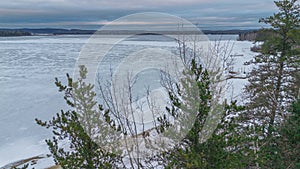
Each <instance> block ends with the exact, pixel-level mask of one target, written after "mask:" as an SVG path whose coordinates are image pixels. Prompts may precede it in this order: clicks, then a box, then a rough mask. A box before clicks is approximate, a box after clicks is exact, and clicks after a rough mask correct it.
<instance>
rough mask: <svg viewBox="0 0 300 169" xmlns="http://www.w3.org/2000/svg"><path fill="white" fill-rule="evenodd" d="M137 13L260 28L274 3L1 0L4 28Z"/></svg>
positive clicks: (66, 24) (88, 23)
mask: <svg viewBox="0 0 300 169" xmlns="http://www.w3.org/2000/svg"><path fill="white" fill-rule="evenodd" d="M137 12H165V13H168V14H172V15H177V16H179V17H183V18H184V19H187V20H189V21H191V22H192V23H195V24H198V25H199V26H200V27H202V28H203V29H205V28H207V29H236V28H238V29H241V28H243V29H248V28H259V27H262V26H264V25H262V24H258V19H259V18H261V17H266V16H269V15H271V14H272V13H274V12H276V7H275V5H274V3H273V0H11V1H9V0H1V1H0V27H1V28H16V27H18V28H24V27H27V28H44V27H56V28H58V27H59V28H83V29H97V28H100V25H101V24H105V23H107V22H109V21H113V20H115V19H118V18H119V17H122V16H126V15H128V14H133V13H137Z"/></svg>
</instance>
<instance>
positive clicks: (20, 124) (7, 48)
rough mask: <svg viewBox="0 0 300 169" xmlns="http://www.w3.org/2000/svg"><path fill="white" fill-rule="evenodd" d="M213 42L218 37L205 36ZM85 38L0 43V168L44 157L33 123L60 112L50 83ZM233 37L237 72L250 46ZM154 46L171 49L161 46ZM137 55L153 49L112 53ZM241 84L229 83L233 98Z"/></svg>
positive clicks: (42, 132) (42, 133)
mask: <svg viewBox="0 0 300 169" xmlns="http://www.w3.org/2000/svg"><path fill="white" fill-rule="evenodd" d="M209 37H210V38H212V39H218V37H219V36H209ZM88 38H89V36H87V35H61V36H32V37H0V87H1V91H0V167H1V166H3V165H5V164H7V163H10V162H13V161H16V160H19V159H22V158H27V157H31V156H35V155H39V154H46V153H48V149H47V146H46V144H45V142H44V139H45V138H48V137H49V136H51V133H50V132H49V131H47V130H46V129H45V128H42V127H40V126H38V125H36V123H35V121H34V119H35V118H39V119H42V120H48V119H50V118H51V117H53V116H54V115H55V114H56V113H57V112H59V111H60V110H61V109H65V108H66V104H65V102H64V100H63V98H62V95H61V94H60V93H58V91H57V88H56V86H55V85H54V78H55V77H58V78H59V79H60V80H62V81H63V82H65V79H66V78H65V74H66V73H70V74H72V73H73V69H74V65H75V62H76V59H77V58H78V56H79V54H80V51H81V49H82V47H83V46H84V44H85V43H86V42H87V41H88ZM236 38H237V36H234V35H230V36H223V41H227V40H229V39H230V40H232V41H234V43H235V45H234V49H233V52H232V53H233V54H237V56H238V55H242V56H241V57H237V58H236V62H235V69H236V70H237V71H238V70H239V69H240V70H242V69H243V65H242V64H243V62H244V61H247V60H249V59H251V58H252V57H253V56H254V53H252V52H250V47H251V46H252V43H251V42H239V41H236ZM159 43H160V44H159V45H160V46H164V45H165V46H166V47H169V48H170V46H172V45H173V46H174V45H176V44H175V43H174V42H170V41H162V42H159ZM133 45H134V46H136V47H137V48H140V49H143V48H144V47H146V46H147V45H153V42H149V41H137V40H136V39H131V40H129V41H126V42H124V43H122V45H119V46H117V47H116V50H119V52H118V54H120V55H122V54H123V52H124V51H125V52H126V51H127V52H130V46H133ZM244 83H245V80H236V81H233V85H235V90H234V91H233V92H232V93H233V95H238V94H239V92H240V90H241V88H242V87H243V84H244Z"/></svg>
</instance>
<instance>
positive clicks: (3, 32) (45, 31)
mask: <svg viewBox="0 0 300 169" xmlns="http://www.w3.org/2000/svg"><path fill="white" fill-rule="evenodd" d="M253 31H256V30H254V29H249V30H239V29H233V30H202V32H203V33H204V34H206V35H209V34H210V35H241V34H247V33H249V32H253ZM94 33H97V34H102V35H132V34H135V35H136V34H145V35H147V34H157V35H162V34H178V33H182V32H178V31H156V32H155V31H154V32H149V33H147V31H143V30H140V31H139V30H135V31H128V30H113V31H107V30H106V31H101V32H97V31H96V30H83V29H56V28H37V29H29V28H22V29H1V28H0V37H2V36H5V37H9V36H51V35H92V34H94ZM184 34H199V32H195V31H191V32H187V31H185V32H184Z"/></svg>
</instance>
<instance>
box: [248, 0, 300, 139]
mask: <svg viewBox="0 0 300 169" xmlns="http://www.w3.org/2000/svg"><path fill="white" fill-rule="evenodd" d="M275 4H276V6H277V7H278V8H279V12H278V13H276V14H274V15H273V16H270V17H268V18H264V19H261V20H260V22H264V23H266V24H269V25H270V26H271V27H272V28H271V32H273V36H270V37H268V38H267V39H266V40H265V41H264V43H263V45H262V51H261V53H260V54H259V55H258V56H256V57H255V60H256V66H255V68H254V69H253V70H252V72H251V73H250V75H251V76H250V78H249V84H248V85H247V86H246V90H245V92H246V97H247V99H248V101H249V102H248V104H247V105H246V106H247V108H248V110H249V112H247V114H246V116H247V117H248V120H249V122H253V121H256V122H259V123H260V124H261V125H264V126H265V127H266V134H267V135H268V136H269V137H270V136H271V135H272V133H273V128H274V125H276V124H279V123H280V122H281V121H282V119H283V118H284V117H285V115H286V113H287V110H288V107H289V105H290V103H291V102H293V101H294V100H295V98H296V96H297V92H298V89H299V84H297V81H298V80H297V79H298V77H297V76H298V75H297V74H298V73H299V72H298V71H299V41H298V40H297V38H296V37H297V36H295V35H297V34H298V33H299V32H298V29H299V26H300V13H299V12H300V7H299V5H297V0H291V1H289V0H283V1H275ZM251 120H252V121H251Z"/></svg>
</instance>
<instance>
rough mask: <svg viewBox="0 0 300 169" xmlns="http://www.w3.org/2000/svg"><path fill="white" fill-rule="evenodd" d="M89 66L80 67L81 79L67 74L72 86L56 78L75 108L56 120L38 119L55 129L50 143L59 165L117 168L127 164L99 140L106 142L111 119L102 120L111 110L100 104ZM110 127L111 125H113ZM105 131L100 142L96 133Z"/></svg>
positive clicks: (40, 123) (70, 103) (68, 167)
mask: <svg viewBox="0 0 300 169" xmlns="http://www.w3.org/2000/svg"><path fill="white" fill-rule="evenodd" d="M86 74H87V69H86V68H85V67H84V66H80V78H79V79H78V81H73V79H72V78H70V77H69V75H67V80H68V85H63V84H62V83H61V82H60V81H58V79H56V82H55V84H56V86H57V87H58V89H59V91H60V92H64V95H65V96H64V99H65V100H66V102H67V104H68V105H69V106H71V108H72V109H70V110H68V111H63V110H61V112H60V113H57V114H56V116H55V117H53V119H52V120H49V121H45V122H43V121H41V120H38V119H36V122H37V124H39V125H40V126H43V127H46V128H50V129H52V132H53V134H54V136H53V138H52V139H47V140H46V143H47V145H48V147H49V150H50V152H51V154H52V157H53V158H54V161H55V163H56V164H59V165H60V166H61V167H62V168H66V169H71V168H73V169H77V168H78V169H80V168H93V169H94V168H117V167H120V166H124V165H122V163H121V159H120V157H118V156H117V155H116V154H114V153H111V152H109V151H108V150H107V149H105V148H104V147H102V146H101V144H99V143H98V142H106V141H107V138H108V132H106V127H105V126H104V125H103V124H104V123H106V124H111V121H110V120H108V121H102V120H101V118H102V119H105V117H108V116H109V115H108V110H104V109H103V108H102V106H100V105H99V106H98V107H97V106H96V101H95V96H96V94H95V93H94V91H93V87H94V86H93V85H91V84H86V83H85V82H84V79H85V77H86ZM106 119H107V118H106ZM109 127H111V126H110V125H109ZM99 129H100V130H101V135H104V137H105V138H100V137H97V139H100V140H99V141H98V142H96V141H95V140H97V139H95V138H93V137H94V136H95V134H96V133H97V132H99Z"/></svg>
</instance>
